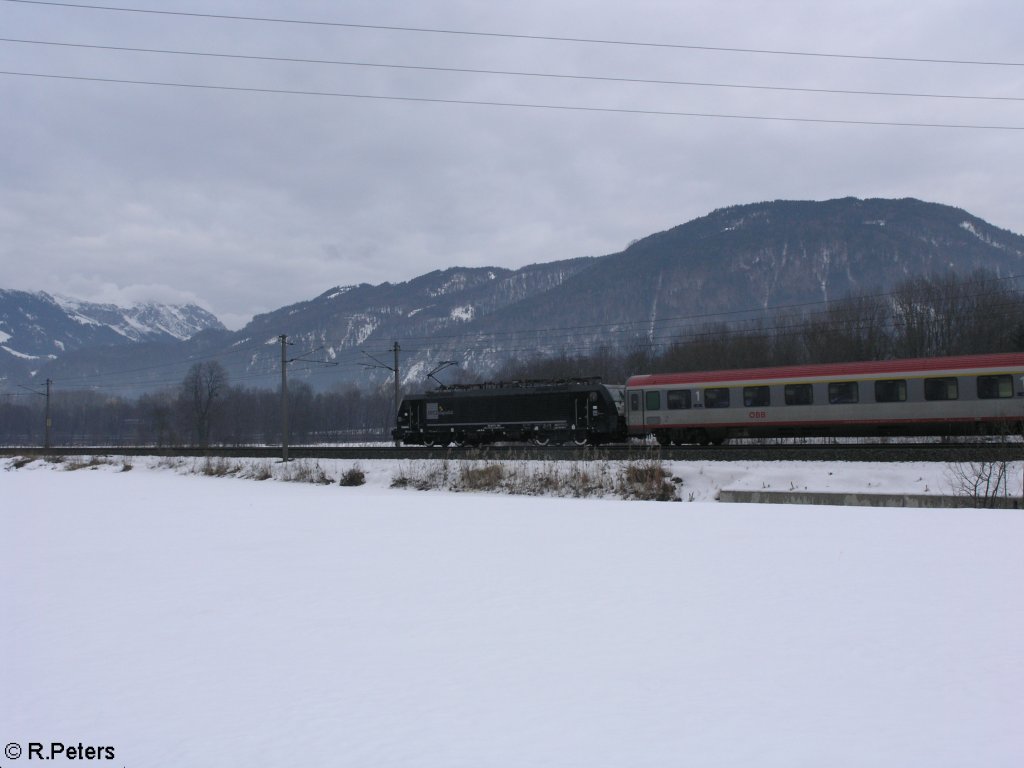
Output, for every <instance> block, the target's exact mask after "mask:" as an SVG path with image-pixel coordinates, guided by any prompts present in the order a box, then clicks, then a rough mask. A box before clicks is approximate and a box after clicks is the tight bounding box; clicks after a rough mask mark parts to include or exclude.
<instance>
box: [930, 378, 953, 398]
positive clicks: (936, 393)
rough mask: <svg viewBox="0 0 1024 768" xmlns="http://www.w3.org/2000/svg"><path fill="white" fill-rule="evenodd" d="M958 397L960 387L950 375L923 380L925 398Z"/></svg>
mask: <svg viewBox="0 0 1024 768" xmlns="http://www.w3.org/2000/svg"><path fill="white" fill-rule="evenodd" d="M959 397H960V387H959V385H958V384H957V380H956V379H955V378H954V377H952V376H950V377H948V378H946V377H943V378H941V379H925V380H924V399H925V400H957V399H959Z"/></svg>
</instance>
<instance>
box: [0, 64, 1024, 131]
mask: <svg viewBox="0 0 1024 768" xmlns="http://www.w3.org/2000/svg"><path fill="white" fill-rule="evenodd" d="M0 75H4V76H10V77H33V78H42V79H50V80H68V81H79V82H93V83H106V84H119V85H140V86H157V87H163V88H183V89H196V90H204V91H234V92H237V93H262V94H276V95H288V96H315V97H329V98H344V99H363V100H367V101H400V102H414V103H421V104H449V105H461V106H478V107H503V108H511V109H532V110H549V111H564V112H589V113H605V114H622V115H646V116H653V117H696V118H714V119H719V120H748V121H765V122H776V123H805V124H819V125H854V126H873V127H890V128H936V129H947V130H949V129H952V130H975V131H1024V125H995V124H981V123H977V124H975V123H939V122H924V121H913V120H906V121H900V120H855V119H850V118H825V117H793V116H782V115H742V114H731V113H726V112H687V111H676V110H667V109H639V108H633V109H631V108H627V107H595V106H581V105H572V104H540V103H537V104H531V103H526V102H512V101H489V100H484V99H444V98H436V97H427V96H394V95H384V94H370V93H345V92H340V91H313V90H296V89H288V88H257V87H247V86H234V85H210V84H203V83H181V82H171V81H164V80H131V79H127V78H115V77H86V76H84V75H57V74H48V73H42V72H16V71H12V70H3V71H0Z"/></svg>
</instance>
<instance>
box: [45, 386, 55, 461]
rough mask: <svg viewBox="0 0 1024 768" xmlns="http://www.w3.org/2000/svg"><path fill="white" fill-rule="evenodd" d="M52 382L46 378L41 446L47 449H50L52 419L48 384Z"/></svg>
mask: <svg viewBox="0 0 1024 768" xmlns="http://www.w3.org/2000/svg"><path fill="white" fill-rule="evenodd" d="M51 384H53V381H52V380H51V379H47V380H46V417H45V418H46V423H45V426H44V430H43V448H44V449H46V450H47V451H48V450H50V427H51V426H53V420H52V419H51V418H50V385H51Z"/></svg>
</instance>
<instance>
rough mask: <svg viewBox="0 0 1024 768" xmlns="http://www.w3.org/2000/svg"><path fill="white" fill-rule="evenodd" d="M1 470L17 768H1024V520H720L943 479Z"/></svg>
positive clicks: (711, 470)
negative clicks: (549, 488)
mask: <svg viewBox="0 0 1024 768" xmlns="http://www.w3.org/2000/svg"><path fill="white" fill-rule="evenodd" d="M2 461H3V463H2V465H0V466H2V467H3V470H6V471H2V470H0V499H2V511H0V546H2V547H3V549H2V553H3V554H2V556H0V616H2V617H3V619H2V621H3V624H2V630H0V643H2V649H0V650H2V652H0V742H2V743H3V744H6V745H8V747H9V746H10V745H12V744H16V745H19V746H20V747H21V748H22V749H23V754H22V756H21V758H20V760H18V761H17V762H15V761H13V760H10V759H7V758H10V757H11V753H8V754H7V758H0V765H3V766H5V767H7V766H13V765H20V764H22V763H23V762H25V761H28V762H29V764H32V762H31V760H29V756H30V755H29V749H30V745H31V744H33V743H35V744H41V745H43V746H42V749H44V750H45V754H49V750H50V748H51V744H52V743H58V742H59V743H62V744H64V745H65V746H66V747H72V746H73V747H76V748H77V747H78V745H79V744H81V745H83V747H88V746H95V747H104V746H110V747H113V748H114V750H115V755H116V757H115V759H114V760H105V759H100V760H97V761H88V762H99V763H101V764H109V765H118V766H121V765H123V766H127V767H128V768H132V767H141V766H147V767H149V766H189V768H197V767H202V766H253V765H268V766H269V765H311V766H417V767H418V766H473V767H474V768H478V767H480V766H488V767H490V766H515V767H516V768H522V767H524V766H587V767H588V768H590V767H592V766H631V767H633V766H699V767H706V766H757V767H758V768H761V767H764V766H780V767H785V768H793V767H794V766H828V767H829V768H838V767H841V766H851V767H852V766H856V768H864V767H865V766H872V767H876V766H894V767H896V766H898V767H899V768H907V767H908V766H928V768H937V767H940V766H951V767H952V766H956V767H958V768H959V767H961V766H985V767H986V768H996V767H999V766H1006V767H1007V768H1009V767H1010V766H1014V767H1016V766H1020V765H1024V728H1022V718H1021V713H1022V712H1024V590H1022V588H1021V585H1022V583H1024V512H1020V511H1014V510H976V509H956V510H946V509H892V508H853V507H845V508H843V507H797V506H778V505H771V506H753V505H729V504H720V503H715V502H714V501H712V500H711V499H713V498H714V496H715V494H716V493H717V489H719V488H723V487H729V488H751V489H760V488H765V487H772V488H775V489H779V490H786V489H789V488H791V487H792V488H800V489H803V488H808V489H810V490H837V491H846V490H859V491H864V490H869V488H868V487H867V486H868V484H869V483H870V484H871V486H870V490H877V491H878V492H904V491H905V492H915V493H920V492H934V493H948V492H949V487H948V486H949V481H948V472H947V470H946V469H945V468H944V467H937V466H931V465H898V466H893V467H888V466H885V465H873V466H872V465H838V464H837V465H830V466H821V465H810V466H808V465H795V464H793V465H789V464H771V465H753V464H749V465H714V464H706V465H696V466H681V465H679V466H673V467H672V469H673V472H674V473H675V474H676V475H677V476H679V477H680V478H682V480H683V483H682V485H681V496H682V498H683V499H684V500H685V499H688V498H690V497H691V496H692V498H693V499H694V501H693V502H692V503H685V502H684V503H681V504H679V503H677V504H665V503H657V502H637V501H621V500H616V499H613V498H600V499H556V498H537V497H521V496H508V495H493V494H490V495H489V494H473V493H448V492H439V491H427V492H420V491H413V490H396V489H391V488H389V487H388V485H389V483H390V478H391V477H392V476H393V474H394V472H395V471H396V467H394V466H384V465H376V464H374V463H372V462H363V463H362V465H363V468H364V469H365V470H366V473H367V479H368V482H367V484H366V485H363V486H361V487H355V488H349V487H340V486H338V485H337V484H334V485H330V486H326V485H325V486H317V485H309V484H299V483H284V482H276V481H267V482H256V481H254V480H243V479H238V478H237V477H231V478H214V477H204V476H197V475H185V474H182V472H181V471H180V469H179V470H177V471H176V470H173V469H170V468H166V467H161V466H159V465H158V463H157V462H155V461H144V460H136V461H135V463H134V466H133V468H132V469H131V471H128V472H122V471H119V470H120V467H119V466H117V465H104V466H100V467H98V468H96V469H82V470H79V471H74V472H72V471H66V470H65V469H62V468H60V467H59V466H54V465H49V464H45V463H44V462H40V461H37V462H33V463H31V464H29V465H27V466H25V467H22V468H19V469H13V468H12V463H11V462H10V460H2ZM326 469H328V470H329V471H330V472H331V473H333V475H334V476H335V477H337V476H338V474H339V473H340V469H341V467H336V466H327V467H326ZM1017 474H1019V473H1017ZM105 754H107V753H101V755H105Z"/></svg>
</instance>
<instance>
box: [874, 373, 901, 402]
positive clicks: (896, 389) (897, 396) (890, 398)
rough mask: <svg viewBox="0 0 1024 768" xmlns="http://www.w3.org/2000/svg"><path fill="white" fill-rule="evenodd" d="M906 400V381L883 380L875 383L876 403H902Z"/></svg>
mask: <svg viewBox="0 0 1024 768" xmlns="http://www.w3.org/2000/svg"><path fill="white" fill-rule="evenodd" d="M906 400H907V380H906V379H883V380H881V381H876V382H875V402H876V403H903V402H906Z"/></svg>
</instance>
